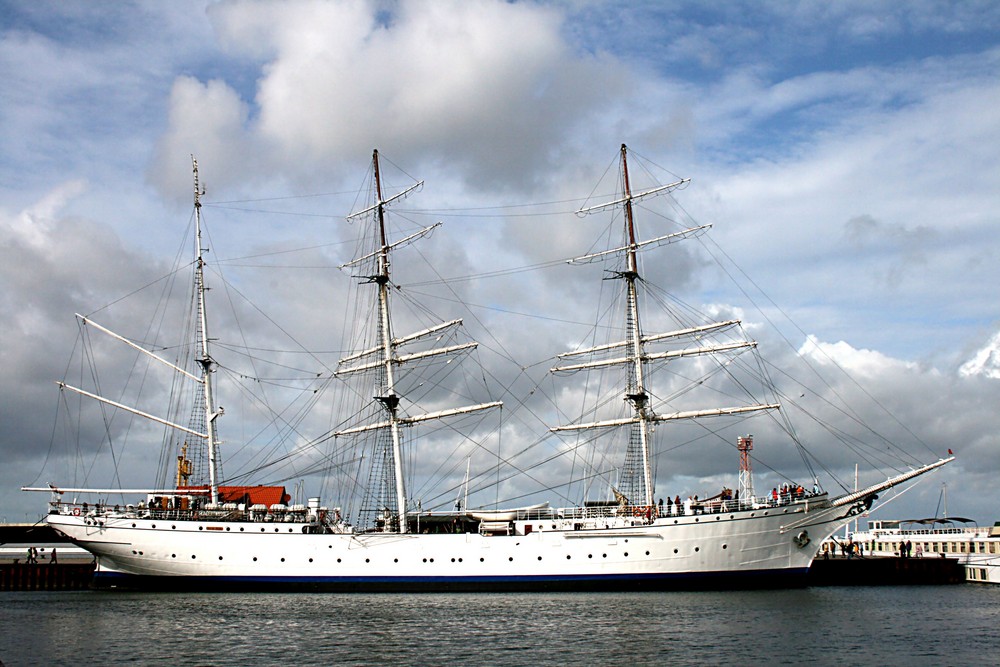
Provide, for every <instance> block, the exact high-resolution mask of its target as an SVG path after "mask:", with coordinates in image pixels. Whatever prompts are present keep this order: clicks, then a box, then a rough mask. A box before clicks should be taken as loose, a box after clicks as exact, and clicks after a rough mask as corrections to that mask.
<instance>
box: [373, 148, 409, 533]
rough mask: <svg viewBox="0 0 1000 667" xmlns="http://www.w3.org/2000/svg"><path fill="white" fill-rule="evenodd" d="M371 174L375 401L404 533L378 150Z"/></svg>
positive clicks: (400, 464) (404, 521) (400, 461)
mask: <svg viewBox="0 0 1000 667" xmlns="http://www.w3.org/2000/svg"><path fill="white" fill-rule="evenodd" d="M372 163H373V167H372V168H373V170H374V174H375V201H376V205H375V206H376V221H377V224H378V230H377V233H378V242H379V248H378V250H377V251H376V252H377V254H378V273H377V274H376V275H375V276H374V277H373V280H374V282H375V284H377V285H378V336H379V341H378V342H379V345H380V347H381V348H382V355H381V356H382V364H383V373H384V377H383V384H382V390H381V392H380V393H379V394H378V395H377V396H376V397H375V399H376V400H378V401H379V402H380V403H381V404H382V406H383V407H384V408H385V410H386V412H387V413H388V422H389V434H390V437H391V439H392V463H393V475H394V477H395V480H396V504H397V511H398V513H399V531H400V532H402V533H405V532H406V481H405V479H404V477H403V456H402V447H401V446H400V433H399V410H398V408H399V396H397V395H396V381H395V376H394V373H393V370H394V369H393V356H394V355H393V346H392V331H391V324H392V323H391V321H390V320H389V243H388V242H387V240H386V239H387V237H386V233H385V201H384V200H383V199H382V176H381V173H380V171H379V165H378V150H377V149H376V150H374V151H373V152H372Z"/></svg>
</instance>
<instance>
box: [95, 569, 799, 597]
mask: <svg viewBox="0 0 1000 667" xmlns="http://www.w3.org/2000/svg"><path fill="white" fill-rule="evenodd" d="M808 573H809V568H798V569H785V570H781V571H774V570H757V571H746V570H739V571H730V572H696V573H691V572H688V573H672V574H671V573H667V574H642V575H636V574H619V575H579V576H525V577H516V576H515V577H420V578H404V577H357V578H352V577H172V576H162V577H156V576H141V575H131V574H122V573H119V572H97V573H95V575H94V580H93V587H94V588H98V589H109V590H111V589H113V590H149V591H179V590H184V591H220V592H221V591H225V592H303V593H309V592H315V593H320V592H328V593H462V592H467V593H477V592H479V593H485V592H575V591H685V590H743V589H767V588H799V587H804V586H805V585H806V584H807V575H808Z"/></svg>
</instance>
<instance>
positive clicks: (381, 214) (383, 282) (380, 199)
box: [334, 150, 502, 533]
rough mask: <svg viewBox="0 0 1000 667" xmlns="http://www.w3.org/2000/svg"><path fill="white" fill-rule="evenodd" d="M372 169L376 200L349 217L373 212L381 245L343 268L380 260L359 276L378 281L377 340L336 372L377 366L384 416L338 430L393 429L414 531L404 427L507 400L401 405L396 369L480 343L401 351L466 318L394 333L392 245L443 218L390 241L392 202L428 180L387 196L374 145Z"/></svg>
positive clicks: (400, 503)
mask: <svg viewBox="0 0 1000 667" xmlns="http://www.w3.org/2000/svg"><path fill="white" fill-rule="evenodd" d="M372 174H373V178H374V195H375V202H374V203H373V204H372V205H371V206H369V207H368V208H366V209H364V210H362V211H359V212H357V213H353V214H351V215H350V216H348V219H353V218H358V217H361V216H364V215H368V214H372V215H373V216H374V235H375V250H374V252H372V253H369V254H367V255H364V256H362V257H359V258H356V259H354V260H353V261H351V262H349V263H347V264H344V265H343V267H341V268H344V267H350V266H356V265H359V264H362V263H364V262H365V261H370V260H372V259H374V260H375V265H374V268H375V271H374V273H373V274H371V275H362V276H359V277H360V279H361V281H362V282H364V283H372V284H374V285H375V286H376V293H377V294H376V299H377V304H376V309H377V315H376V335H375V345H374V347H372V348H369V349H365V350H362V351H360V352H357V353H355V354H352V355H350V356H347V357H344V358H342V359H341V360H340V362H339V367H338V369H337V372H336V375H337V376H338V377H344V376H349V375H353V374H356V373H360V372H363V371H373V370H374V371H376V372H377V373H378V379H377V381H376V390H375V395H374V397H373V398H374V400H375V401H376V402H377V403H378V404H379V405H380V406H381V409H382V413H383V414H384V418H383V419H382V420H381V421H377V422H375V423H369V424H364V425H360V426H355V427H352V428H346V429H343V430H340V431H337V432H336V433H335V434H334V435H335V436H338V437H340V436H345V435H350V434H356V433H363V432H366V431H375V430H386V431H388V434H389V440H390V451H389V455H390V457H391V459H392V461H391V466H392V471H393V481H394V487H395V488H394V492H395V505H396V507H395V511H396V514H397V521H396V522H395V524H396V527H397V530H398V531H399V532H400V533H406V532H408V530H409V529H408V526H407V514H408V511H409V510H408V499H407V492H406V476H405V470H404V468H403V444H402V427H403V426H409V425H412V424H415V423H418V422H423V421H428V420H432V419H442V418H445V417H450V416H454V415H463V414H468V413H471V412H477V411H479V410H486V409H489V408H494V407H500V406H501V405H502V402H500V401H494V402H490V403H480V404H478V405H470V406H464V407H459V408H452V409H446V410H439V411H437V412H433V413H425V414H421V415H412V416H411V415H406V414H404V413H403V411H402V410H401V406H400V396H399V393H398V392H397V387H396V380H397V378H396V370H397V368H398V367H399V366H401V365H403V364H405V363H407V362H412V361H417V360H421V359H427V358H430V357H435V356H440V355H449V354H457V353H461V352H465V351H468V350H471V349H474V348H475V347H476V346H477V345H478V344H477V343H475V342H469V343H464V344H458V345H451V346H446V347H439V348H433V349H429V350H423V351H420V352H412V353H409V354H403V353H401V348H403V347H404V346H405V345H407V344H409V343H413V342H415V341H420V340H424V339H427V338H428V337H430V336H433V335H437V334H440V333H441V332H443V331H445V330H447V329H451V328H453V327H457V326H460V325H461V324H462V320H460V319H459V320H452V321H450V322H443V323H440V324H436V325H434V326H431V327H428V328H427V329H424V330H422V331H418V332H416V333H413V334H409V335H407V336H404V337H400V338H396V337H394V336H393V326H392V317H391V309H390V299H389V294H390V289H389V288H390V285H391V284H392V280H391V275H390V267H391V261H390V258H391V253H392V250H393V249H394V248H397V247H399V246H401V245H404V244H408V243H410V242H412V241H414V240H416V239H418V238H421V237H423V236H426V235H427V234H429V233H430V232H431V231H432V230H434V229H435V228H437V227H438V226H439V225H440V224H441V223H436V224H434V225H431V226H430V227H426V228H424V229H422V230H420V231H418V232H416V233H414V234H411V235H409V236H407V237H405V238H403V239H400V240H398V241H395V242H390V241H389V234H388V232H387V230H386V219H385V218H386V216H385V209H386V207H387V206H388V205H389V204H391V203H392V202H394V201H396V200H398V199H402V198H403V197H405V196H407V195H408V194H409V193H411V192H413V191H414V190H416V189H417V188H419V187H421V186H422V185H423V181H420V182H418V183H416V184H414V185H412V186H410V187H409V188H406V189H405V190H403V191H402V192H399V193H398V194H396V195H393V196H391V197H389V198H385V197H384V196H383V193H382V174H381V169H380V167H379V155H378V150H374V151H373V152H372ZM390 523H391V522H386V525H385V530H390V529H391V525H390Z"/></svg>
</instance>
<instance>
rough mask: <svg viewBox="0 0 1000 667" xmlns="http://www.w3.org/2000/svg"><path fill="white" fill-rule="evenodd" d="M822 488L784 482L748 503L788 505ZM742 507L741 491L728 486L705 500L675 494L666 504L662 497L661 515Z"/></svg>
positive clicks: (713, 511)
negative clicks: (810, 487)
mask: <svg viewBox="0 0 1000 667" xmlns="http://www.w3.org/2000/svg"><path fill="white" fill-rule="evenodd" d="M819 493H820V488H819V485H818V484H814V485H813V488H812V491H811V492H810V491H807V490H806V489H805V487H803V486H802V485H801V484H788V483H785V484H782V485H780V486H776V487H774V488H773V489H771V493H770V494H767V495H765V496H764V497H763V498H750V499H748V501H747V502H746V503H743V504H746V505H754V506H758V505H762V504H769V505H774V506H777V505H787V504H788V503H790V502H793V501H795V500H802V499H803V498H807V497H811V496H815V495H819ZM740 507H741V502H740V491H739V489H737V490H736V491H733V490H732V489H730V488H728V487H723V488H722V491H720V492H719V494H718V495H715V496H713V497H711V498H706V499H704V500H699V498H698V496H697V495H693V496H688V498H687V500H683V501H682V500H681V497H680V495H676V496H674V498H673V500H671V499H670V496H667V501H666V505H665V506H664V502H663V498H660V501H659V507H658V515H659V516H690V515H692V514H714V513H718V512H730V511H733V510H736V509H739V508H740Z"/></svg>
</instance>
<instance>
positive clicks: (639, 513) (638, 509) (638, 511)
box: [632, 507, 645, 516]
mask: <svg viewBox="0 0 1000 667" xmlns="http://www.w3.org/2000/svg"><path fill="white" fill-rule="evenodd" d="M644 512H645V510H644V509H643V508H641V507H634V508H632V516H642V515H643V513H644Z"/></svg>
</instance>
